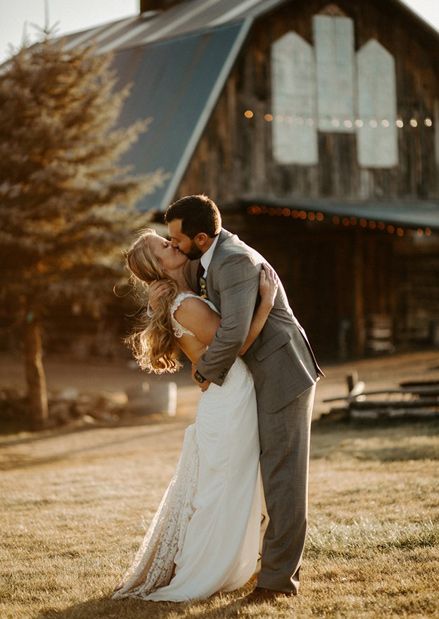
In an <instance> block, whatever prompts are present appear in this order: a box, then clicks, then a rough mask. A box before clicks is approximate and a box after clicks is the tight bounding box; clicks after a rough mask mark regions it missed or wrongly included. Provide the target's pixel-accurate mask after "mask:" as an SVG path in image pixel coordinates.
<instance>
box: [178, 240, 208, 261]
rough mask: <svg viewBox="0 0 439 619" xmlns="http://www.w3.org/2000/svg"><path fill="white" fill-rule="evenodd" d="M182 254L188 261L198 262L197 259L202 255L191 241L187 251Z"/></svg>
mask: <svg viewBox="0 0 439 619" xmlns="http://www.w3.org/2000/svg"><path fill="white" fill-rule="evenodd" d="M182 253H184V255H185V256H187V257H188V258H189V260H198V258H201V256H202V255H203V252H202V251H201V250H200V249H198V247H197V246H196V245H195V242H194V241H192V244H191V246H190V249H189V251H185V252H182Z"/></svg>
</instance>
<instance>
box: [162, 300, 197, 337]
mask: <svg viewBox="0 0 439 619" xmlns="http://www.w3.org/2000/svg"><path fill="white" fill-rule="evenodd" d="M188 297H195V298H197V299H198V298H199V297H198V296H197V295H196V294H191V293H190V292H181V293H180V294H178V295H177V296H176V297H175V299H174V301H173V303H172V305H171V307H170V309H169V311H170V313H171V322H172V329H173V331H174V335H175V337H177V338H180V337H182V336H183V335H192V336H193V337H195V334H194V333H192V331H189V329H186V328H185V327H183V325H181V324H180V323H179V322H178V320H177V319H176V318H175V316H174V313H175V312H176V311H177V309H178V308H179V307H180V305H181V304H182V302H183V301H184V300H185V299H187V298H188Z"/></svg>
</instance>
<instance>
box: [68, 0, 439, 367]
mask: <svg viewBox="0 0 439 619" xmlns="http://www.w3.org/2000/svg"><path fill="white" fill-rule="evenodd" d="M91 42H95V44H96V45H97V52H98V53H99V52H101V53H104V52H112V53H113V54H114V65H115V67H116V68H117V72H118V75H119V79H120V83H121V84H124V83H126V82H131V83H132V84H133V88H132V92H131V95H130V98H129V100H128V101H127V104H126V106H125V109H124V112H123V118H122V119H121V123H122V124H124V123H128V122H131V121H133V120H135V119H137V118H140V117H145V116H147V117H150V118H151V126H150V130H149V131H148V133H147V134H145V135H144V136H143V137H142V138H141V139H140V140H139V142H138V143H137V144H136V145H135V146H134V147H133V149H132V150H131V151H130V153H129V155H128V156H127V159H126V161H127V163H131V164H133V165H134V168H135V169H136V171H138V172H145V171H153V170H157V169H162V170H163V171H165V172H166V173H167V180H166V182H165V183H164V184H163V185H162V186H161V187H160V188H158V189H157V191H156V192H155V193H154V194H151V195H149V196H146V197H145V198H144V200H143V201H142V202H141V203H140V204H139V208H141V209H143V210H145V211H152V212H154V213H155V218H156V219H157V220H159V219H160V217H161V213H162V212H163V210H164V209H165V208H166V207H167V205H168V204H169V203H170V202H172V201H173V200H174V199H176V198H178V197H180V196H182V195H186V194H190V193H201V192H205V193H207V194H208V195H210V196H211V197H212V198H213V199H214V200H215V201H216V202H217V204H218V205H219V206H220V208H221V209H222V212H223V215H224V226H225V227H226V228H228V229H230V230H231V231H233V232H237V233H238V234H239V236H240V237H241V238H242V239H243V240H245V241H246V242H248V243H249V244H251V245H253V246H254V247H256V248H257V249H258V250H259V251H260V252H262V253H263V254H264V255H265V256H266V257H267V259H268V260H269V261H270V262H271V263H272V264H273V265H274V266H275V267H276V269H277V270H278V272H279V274H280V276H281V277H282V280H283V281H284V283H285V287H286V290H287V293H288V295H289V298H290V301H291V305H292V307H293V309H294V311H295V313H296V315H297V316H298V318H299V319H300V321H301V322H302V324H303V325H304V327H305V329H306V331H307V333H308V334H309V336H310V339H311V341H312V342H313V345H314V348H315V349H316V352H317V354H318V355H319V357H320V358H324V359H332V360H334V359H345V358H351V357H356V356H361V355H364V354H368V353H373V354H377V353H385V352H390V351H392V350H395V349H399V350H401V349H407V348H413V347H419V346H423V347H424V346H437V345H439V174H438V171H439V80H438V72H439V35H438V33H437V32H436V30H434V29H433V28H432V27H430V26H429V25H428V24H427V23H425V22H423V21H422V20H421V19H420V18H419V17H418V16H416V15H415V14H414V13H412V12H411V11H410V10H409V9H408V8H407V7H406V5H405V4H404V3H403V2H400V1H399V0H349V1H347V0H339V1H337V2H334V3H333V2H329V3H328V2H327V1H325V0H306V1H305V0H243V1H241V2H233V1H232V0H182V1H180V2H178V1H172V0H168V1H166V0H164V1H161V2H154V1H153V0H151V1H148V0H144V1H142V2H141V7H140V12H139V15H137V16H135V17H130V18H127V19H124V20H120V21H117V22H114V23H109V24H104V25H103V26H100V27H97V28H93V29H90V30H87V31H84V32H79V33H74V34H72V35H70V36H69V37H67V40H66V47H67V48H72V47H74V46H77V45H82V44H87V43H91Z"/></svg>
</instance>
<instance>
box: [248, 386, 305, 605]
mask: <svg viewBox="0 0 439 619" xmlns="http://www.w3.org/2000/svg"><path fill="white" fill-rule="evenodd" d="M315 389H316V385H315V384H314V385H313V386H312V387H310V388H309V389H307V390H306V391H305V392H304V393H302V394H301V395H300V396H298V397H297V398H296V399H295V400H293V401H292V402H290V403H289V404H288V405H287V406H286V407H285V408H282V409H281V410H278V411H276V412H275V413H264V412H263V411H262V410H259V411H258V418H259V438H260V445H261V458H260V462H261V474H262V482H263V486H264V494H265V502H266V505H267V511H268V515H269V518H270V520H269V523H268V527H267V530H266V532H265V537H264V542H263V546H262V562H261V571H260V573H259V577H258V586H259V587H264V588H267V589H275V590H277V591H284V592H287V593H292V594H297V592H298V589H299V568H300V564H301V561H302V554H303V548H304V545H305V536H306V530H307V517H308V471H309V446H310V431H311V417H312V409H313V404H314V396H315Z"/></svg>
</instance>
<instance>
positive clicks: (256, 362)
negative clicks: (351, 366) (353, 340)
mask: <svg viewBox="0 0 439 619" xmlns="http://www.w3.org/2000/svg"><path fill="white" fill-rule="evenodd" d="M263 262H267V261H266V260H265V259H264V258H263V256H261V254H259V253H258V252H257V251H255V250H254V249H252V248H251V247H249V246H248V245H246V244H245V243H243V242H242V241H241V240H240V239H239V238H238V237H237V236H236V235H234V234H231V233H230V232H228V231H227V230H225V229H224V228H223V229H222V230H221V232H220V236H219V239H218V243H217V245H216V247H215V251H214V254H213V256H212V261H211V263H210V265H209V268H208V271H207V282H206V285H207V294H208V298H209V300H210V301H212V303H213V304H214V305H215V306H216V307H217V308H218V311H219V312H220V314H221V323H220V326H219V327H218V330H217V332H216V335H215V337H214V339H213V341H212V343H211V344H210V346H209V348H208V350H207V351H206V352H205V354H204V355H203V356H202V357H201V359H200V360H199V362H198V365H197V369H198V370H199V372H200V373H201V374H202V375H203V376H204V377H205V378H207V379H208V380H209V381H210V382H213V383H215V384H217V385H222V383H223V382H224V379H225V377H226V375H227V372H228V371H229V369H230V367H231V366H232V364H233V362H234V361H235V359H236V357H237V356H238V353H239V350H240V348H241V346H242V344H243V342H244V341H245V339H246V337H247V333H248V330H249V328H250V323H251V320H252V317H253V313H254V310H255V306H256V303H257V300H258V293H259V273H260V269H261V264H262V263H263ZM198 264H199V261H198V260H194V261H191V262H190V263H188V267H187V271H186V277H187V279H188V282H189V284H190V285H191V287H192V288H193V289H194V290H197V286H198V282H197V275H196V274H197V268H198ZM243 359H244V361H245V362H246V363H247V365H248V367H249V369H250V371H251V373H252V375H253V379H254V383H255V389H256V396H257V401H258V410H259V412H261V411H265V412H269V413H270V412H275V411H276V410H279V409H281V408H283V407H284V406H286V405H287V404H288V403H289V402H291V401H292V400H293V399H295V398H296V397H297V396H299V395H300V394H301V393H303V391H305V390H306V389H308V388H309V387H311V386H312V385H313V384H314V383H315V382H316V380H318V377H319V376H324V374H323V372H322V370H321V369H320V367H319V365H318V363H317V361H316V358H315V356H314V353H313V351H312V349H311V346H310V343H309V341H308V338H307V336H306V333H305V331H304V329H303V328H302V326H301V325H300V324H299V321H298V320H297V318H296V317H295V316H294V314H293V311H292V309H291V308H290V306H289V304H288V299H287V296H286V294H285V290H284V288H283V286H282V284H281V283H280V284H279V288H278V291H277V295H276V299H275V303H274V306H273V308H272V310H271V312H270V314H269V316H268V319H267V322H266V323H265V325H264V328H263V329H262V331H261V333H260V334H259V336H258V337H257V338H256V340H255V342H254V343H253V344H252V345H251V346H250V348H249V349H248V351H247V352H246V354H245V355H244V356H243Z"/></svg>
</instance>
